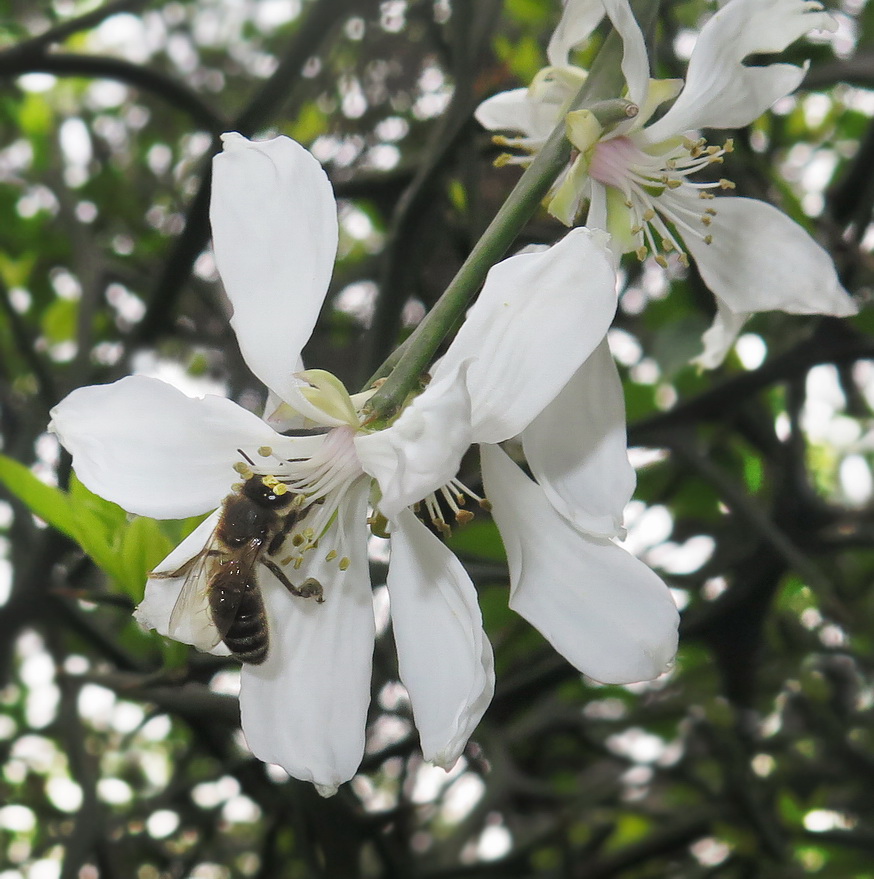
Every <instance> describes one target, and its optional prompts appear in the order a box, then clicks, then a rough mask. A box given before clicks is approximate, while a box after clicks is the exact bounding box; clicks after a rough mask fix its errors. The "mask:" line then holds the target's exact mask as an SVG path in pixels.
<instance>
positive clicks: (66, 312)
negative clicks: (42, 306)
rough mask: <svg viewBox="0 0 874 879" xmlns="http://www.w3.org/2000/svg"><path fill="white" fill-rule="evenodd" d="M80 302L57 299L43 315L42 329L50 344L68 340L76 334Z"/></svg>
mask: <svg viewBox="0 0 874 879" xmlns="http://www.w3.org/2000/svg"><path fill="white" fill-rule="evenodd" d="M78 313H79V303H78V302H76V301H75V300H73V299H56V300H55V301H54V302H53V303H52V304H51V305H50V306H49V307H48V308H47V309H46V310H45V311H44V312H43V316H42V331H43V334H44V335H45V337H46V339H48V341H49V343H50V344H56V343H57V342H66V341H68V340H69V339H72V338H74V337H75V336H76V318H77V315H78Z"/></svg>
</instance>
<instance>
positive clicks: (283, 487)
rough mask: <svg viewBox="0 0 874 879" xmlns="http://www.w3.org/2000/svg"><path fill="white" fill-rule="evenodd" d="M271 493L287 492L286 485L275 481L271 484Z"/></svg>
mask: <svg viewBox="0 0 874 879" xmlns="http://www.w3.org/2000/svg"><path fill="white" fill-rule="evenodd" d="M273 494H276V495H280V496H281V495H284V494H288V486H287V485H286V484H285V483H284V482H277V483H276V485H274V486H273Z"/></svg>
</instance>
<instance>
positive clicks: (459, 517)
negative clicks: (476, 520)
mask: <svg viewBox="0 0 874 879" xmlns="http://www.w3.org/2000/svg"><path fill="white" fill-rule="evenodd" d="M472 519H473V513H471V511H470V510H459V511H458V512H457V513H456V514H455V521H456V522H458V524H459V525H466V524H467V523H468V522H470V521H471V520H472Z"/></svg>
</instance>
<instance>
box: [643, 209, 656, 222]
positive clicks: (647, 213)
mask: <svg viewBox="0 0 874 879" xmlns="http://www.w3.org/2000/svg"><path fill="white" fill-rule="evenodd" d="M653 217H655V211H654V210H653V209H652V208H647V209H646V210H645V211H644V212H643V221H644V222H645V223H648V222H649V221H650V220H652V219H653Z"/></svg>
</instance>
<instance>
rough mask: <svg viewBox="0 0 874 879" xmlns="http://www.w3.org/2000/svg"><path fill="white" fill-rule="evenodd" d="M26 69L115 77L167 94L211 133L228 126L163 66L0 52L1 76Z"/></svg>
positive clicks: (167, 98) (97, 57)
mask: <svg viewBox="0 0 874 879" xmlns="http://www.w3.org/2000/svg"><path fill="white" fill-rule="evenodd" d="M24 73H53V74H56V75H59V76H82V77H87V78H98V79H100V78H102V79H114V80H117V81H119V82H124V83H127V84H128V85H132V86H136V87H137V88H141V89H143V90H144V91H148V92H151V93H152V94H155V95H157V96H158V97H160V98H163V99H164V100H165V101H166V102H167V103H168V104H170V105H171V106H174V107H176V108H178V109H179V110H182V111H183V112H185V113H188V115H189V116H191V118H192V119H193V120H194V121H195V122H196V123H197V125H198V126H199V127H201V128H204V129H206V130H207V131H209V132H211V133H217V132H221V131H224V130H225V125H226V122H225V120H224V118H223V117H222V116H220V115H219V114H218V113H217V112H216V111H215V110H213V109H212V107H210V106H209V104H207V103H206V101H204V100H203V98H201V97H200V95H199V94H198V93H197V92H195V91H194V90H193V89H191V88H189V87H188V86H187V85H185V84H184V83H182V82H180V81H179V80H177V79H175V78H174V77H172V76H169V75H168V74H166V73H162V72H161V71H160V70H152V69H150V68H148V67H143V66H141V65H139V64H132V63H131V62H130V61H124V60H123V59H121V58H111V57H108V56H103V55H76V54H72V53H63V54H61V53H49V54H44V53H41V52H37V53H35V54H34V55H33V56H26V55H25V56H18V54H17V53H16V55H15V56H13V57H10V56H9V55H8V54H7V53H5V52H4V53H0V76H19V75H21V74H24Z"/></svg>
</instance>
